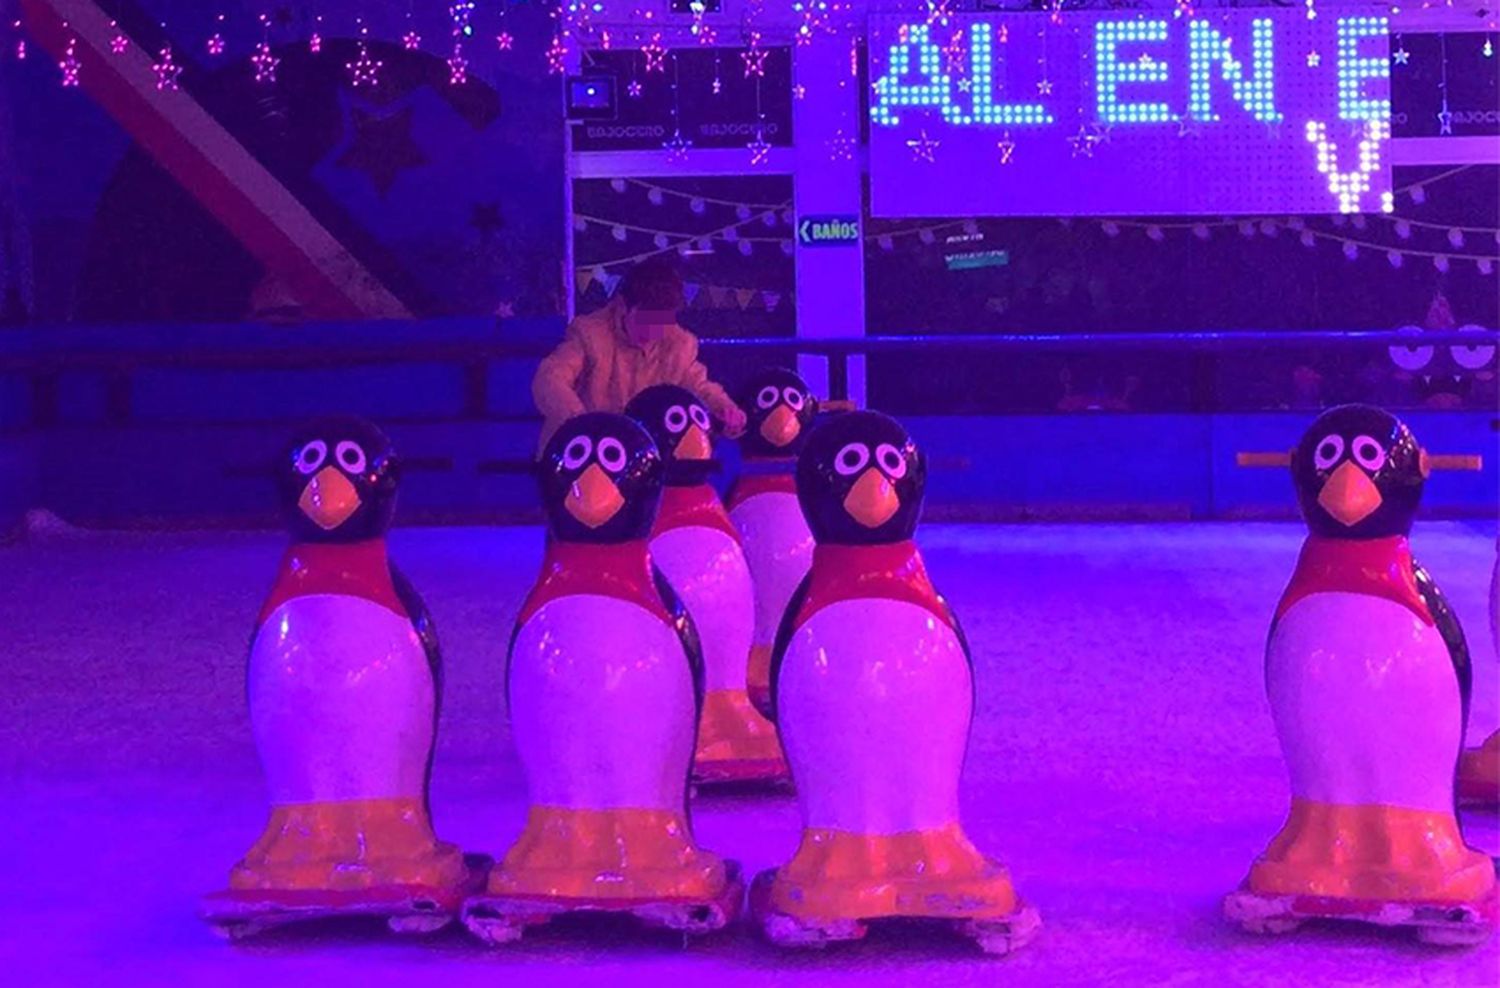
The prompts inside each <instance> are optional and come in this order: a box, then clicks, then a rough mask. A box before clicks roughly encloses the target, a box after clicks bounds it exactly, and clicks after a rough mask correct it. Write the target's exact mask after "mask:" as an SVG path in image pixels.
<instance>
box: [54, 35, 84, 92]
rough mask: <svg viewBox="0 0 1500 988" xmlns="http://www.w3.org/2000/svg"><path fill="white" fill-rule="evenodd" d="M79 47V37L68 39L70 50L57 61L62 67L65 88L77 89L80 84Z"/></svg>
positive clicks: (58, 65) (59, 66)
mask: <svg viewBox="0 0 1500 988" xmlns="http://www.w3.org/2000/svg"><path fill="white" fill-rule="evenodd" d="M77 47H78V39H77V38H69V39H68V51H67V53H66V54H65V55H63V60H62V61H61V62H58V63H57V67H58V68H59V69H62V85H63V88H64V89H75V88H77V86H78V70H79V68H80V67H81V66H80V65H79V62H78V56H77V55H76V54H75V49H76V48H77Z"/></svg>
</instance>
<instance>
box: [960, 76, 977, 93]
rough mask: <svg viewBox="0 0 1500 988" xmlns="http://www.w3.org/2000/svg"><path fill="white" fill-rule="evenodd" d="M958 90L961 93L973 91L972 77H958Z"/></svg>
mask: <svg viewBox="0 0 1500 988" xmlns="http://www.w3.org/2000/svg"><path fill="white" fill-rule="evenodd" d="M958 91H959V92H961V93H971V92H973V91H974V80H973V79H960V80H958Z"/></svg>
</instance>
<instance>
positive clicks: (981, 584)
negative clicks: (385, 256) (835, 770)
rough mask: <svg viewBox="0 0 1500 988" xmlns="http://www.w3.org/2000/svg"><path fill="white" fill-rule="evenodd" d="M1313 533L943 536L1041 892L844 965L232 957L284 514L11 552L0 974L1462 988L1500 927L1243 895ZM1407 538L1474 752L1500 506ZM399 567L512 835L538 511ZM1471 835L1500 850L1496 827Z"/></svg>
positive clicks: (755, 800)
mask: <svg viewBox="0 0 1500 988" xmlns="http://www.w3.org/2000/svg"><path fill="white" fill-rule="evenodd" d="M1302 536H1303V530H1302V528H1301V527H1300V526H1298V525H1293V524H1227V523H1201V524H1182V525H1079V526H1043V525H1037V526H1028V527H1013V526H972V527H969V526H929V527H927V528H925V529H924V530H923V532H922V533H921V536H920V542H921V544H922V546H923V549H924V552H925V555H926V557H927V560H928V564H929V567H930V569H931V571H932V573H933V576H934V578H935V580H936V581H937V582H938V585H939V588H940V589H941V590H942V591H943V592H944V593H945V594H947V595H948V597H949V598H950V599H951V600H952V602H953V604H954V606H955V608H956V609H957V611H958V613H959V615H960V617H961V618H962V620H963V622H964V624H965V626H966V630H967V632H968V635H969V639H970V641H971V642H972V644H973V648H974V651H975V662H976V667H977V670H978V696H979V707H978V711H977V715H976V719H975V724H974V729H973V738H972V743H971V745H970V748H969V758H968V765H967V769H966V774H965V780H964V798H965V812H966V823H967V826H968V829H969V831H970V834H971V836H972V837H973V838H974V839H975V841H976V843H978V844H979V845H980V846H981V847H983V848H984V849H986V850H988V851H990V852H992V853H993V854H995V855H996V856H998V857H1000V858H1001V859H1002V860H1004V861H1005V862H1006V863H1008V864H1009V865H1010V866H1011V868H1012V871H1013V873H1014V876H1015V878H1016V881H1017V884H1018V887H1019V888H1020V890H1021V892H1022V894H1023V895H1024V896H1025V897H1026V898H1028V899H1029V900H1031V901H1032V902H1034V903H1035V904H1036V905H1037V906H1038V907H1039V908H1040V909H1041V911H1042V915H1043V920H1044V922H1045V924H1046V926H1045V929H1044V931H1043V933H1042V936H1041V937H1040V939H1039V940H1038V941H1037V942H1036V943H1035V944H1033V945H1032V946H1031V947H1029V948H1027V949H1025V950H1024V951H1022V952H1020V953H1018V954H1016V955H1014V956H1012V957H1009V958H1004V959H999V960H993V959H987V958H985V957H983V956H982V955H979V954H978V953H977V951H976V950H975V949H974V948H973V947H972V946H971V945H970V944H968V943H967V942H962V941H957V940H949V939H947V938H945V937H940V936H934V935H933V934H931V933H930V932H925V931H924V932H915V931H906V932H899V931H897V932H891V933H889V934H888V935H882V934H881V933H880V932H879V931H877V932H876V933H872V935H871V937H870V939H869V940H867V941H866V942H864V943H861V944H855V945H849V946H844V947H839V948H834V949H830V950H827V951H825V952H823V953H810V954H808V953H786V952H782V951H778V950H774V949H772V948H771V947H769V946H767V945H765V944H763V943H761V942H759V941H758V940H757V939H755V938H754V937H752V936H751V935H750V934H749V932H748V931H747V930H745V929H736V930H732V931H729V932H727V933H725V934H723V935H719V936H717V937H713V938H709V939H705V940H700V941H695V942H693V943H691V944H689V945H687V946H684V945H683V944H682V943H681V941H680V940H678V939H675V938H673V937H671V936H667V935H662V934H652V933H636V932H634V931H632V930H630V929H629V928H625V929H621V928H619V927H615V926H609V925H605V926H602V927H601V926H600V925H598V924H590V925H588V926H586V927H583V928H579V927H573V928H562V927H553V928H549V929H546V930H544V931H541V932H538V933H535V934H532V935H529V936H528V937H527V939H526V940H525V941H523V942H522V943H521V944H520V945H516V946H512V947H510V948H507V949H501V950H490V949H485V948H483V947H481V946H480V945H479V943H478V942H477V941H473V940H471V939H469V938H468V937H467V936H466V935H464V934H462V933H460V932H457V931H450V932H447V933H444V934H440V935H438V936H437V937H436V938H433V939H428V940H423V939H396V938H393V937H388V936H382V935H380V934H378V933H375V934H370V933H369V932H368V931H367V930H365V929H364V928H360V927H356V928H354V929H346V928H339V929H336V930H332V931H326V932H311V931H295V932H289V933H285V934H279V935H273V936H271V937H267V938H265V939H263V940H257V941H252V942H250V943H249V944H244V945H238V946H229V945H226V944H224V943H222V942H220V941H219V940H217V939H216V938H215V937H214V936H213V935H212V934H211V933H210V931H209V930H208V929H207V928H206V927H204V926H203V925H202V924H201V923H200V922H199V921H198V919H197V918H196V908H197V899H198V897H199V895H201V894H202V893H204V892H207V891H210V890H213V889H216V888H219V887H222V884H223V882H224V880H225V877H226V874H227V871H228V869H229V867H230V865H231V864H233V863H234V861H235V860H236V859H237V858H238V857H239V856H240V855H241V854H242V853H243V852H244V851H245V850H246V849H247V848H248V846H249V845H250V842H251V841H252V840H253V839H254V838H255V837H256V836H257V835H258V833H259V830H260V827H261V825H262V823H263V822H264V819H265V813H266V810H265V805H264V795H263V792H262V788H261V781H260V777H259V771H258V767H257V764H256V759H255V752H254V749H253V746H252V743H251V735H250V727H249V723H248V720H247V714H246V710H245V700H244V675H245V668H244V664H245V651H246V646H247V644H248V642H249V639H250V635H251V632H252V622H253V620H254V618H255V615H256V613H257V611H258V608H259V606H260V603H261V599H262V596H263V595H264V594H265V592H266V590H267V589H268V586H269V583H270V580H271V578H272V576H273V574H274V572H275V570H276V566H277V562H278V559H279V555H280V552H281V548H282V539H281V538H280V537H279V536H278V535H277V534H275V533H269V532H267V533H252V534H222V533H215V534H174V535H109V536H104V535H73V534H68V533H58V534H52V535H44V536H41V537H39V538H37V539H35V540H34V541H31V542H28V543H25V544H22V545H16V546H10V547H4V548H0V581H3V584H0V629H3V630H0V645H3V653H0V654H3V658H0V668H3V670H4V673H5V683H4V686H3V688H0V882H3V885H4V889H5V894H4V895H3V897H0V982H3V983H5V984H8V985H17V986H33V985H54V984H59V985H61V984H79V985H127V984H129V985H134V984H153V985H154V984H162V985H169V984H170V985H187V984H192V985H197V984H213V985H237V984H247V985H249V984H254V985H267V986H277V988H283V986H293V985H319V986H322V988H334V986H346V985H347V986H355V988H373V986H376V985H387V984H390V985H412V986H422V985H430V986H437V988H447V986H457V985H468V984H475V985H496V986H498V985H507V984H515V985H528V986H530V985H547V984H567V985H589V984H609V985H632V984H641V985H651V986H657V988H660V986H665V985H673V984H678V985H683V986H687V985H697V984H712V985H714V986H716V988H731V986H733V985H740V984H744V985H749V984H766V983H771V982H775V983H786V984H799V985H818V986H823V985H844V984H862V985H931V986H950V985H951V986H958V985H970V984H972V985H986V986H995V985H1005V986H1045V988H1065V986H1072V985H1079V986H1084V985H1087V986H1095V985H1098V986H1131V985H1158V986H1184V985H1205V986H1222V988H1231V986H1241V985H1244V986H1309V988H1311V986H1318V988H1322V986H1344V985H1382V986H1405V985H1423V986H1450V985H1451V986H1463V988H1479V986H1484V985H1495V984H1497V983H1500V947H1497V945H1496V944H1495V943H1493V942H1492V943H1491V944H1489V945H1488V946H1486V947H1483V948H1480V949H1477V950H1469V951H1457V952H1454V951H1445V950H1440V949H1434V948H1426V947H1422V946H1420V945H1418V944H1417V943H1415V942H1414V941H1413V940H1412V939H1411V938H1410V937H1409V936H1406V935H1402V934H1393V935H1386V934H1380V933H1373V932H1365V931H1362V930H1333V931H1327V930H1322V931H1313V930H1304V931H1302V932H1299V933H1297V934H1294V935H1292V936H1289V937H1286V938H1280V939H1258V938H1252V937H1250V936H1249V935H1247V934H1243V933H1241V932H1239V931H1237V930H1235V929H1232V928H1230V927H1229V926H1227V925H1226V924H1225V923H1224V922H1223V921H1222V920H1221V919H1220V917H1219V913H1218V906H1219V900H1220V898H1221V896H1222V895H1223V894H1224V893H1225V892H1226V891H1228V890H1230V889H1232V888H1233V887H1234V886H1235V885H1236V884H1237V883H1238V882H1239V881H1240V879H1241V878H1242V877H1243V875H1244V873H1245V870H1246V867H1247V866H1248V865H1249V863H1250V861H1251V859H1252V857H1253V856H1254V855H1255V854H1256V853H1257V852H1258V851H1260V850H1261V848H1262V847H1263V846H1264V844H1265V842H1266V841H1267V840H1268V839H1269V838H1270V837H1271V836H1272V835H1273V834H1274V833H1275V831H1276V830H1277V828H1278V827H1279V825H1280V823H1281V821H1282V819H1283V816H1284V814H1285V811H1286V808H1287V800H1288V795H1287V784H1286V779H1285V775H1284V771H1283V768H1282V763H1281V758H1280V755H1279V752H1278V750H1277V745H1276V738H1275V736H1274V734H1273V732H1272V727H1271V720H1270V714H1269V710H1268V708H1267V705H1266V701H1265V698H1264V693H1263V687H1262V658H1263V654H1262V648H1263V645H1264V640H1265V635H1266V630H1267V623H1268V621H1269V618H1270V615H1271V612H1272V609H1273V607H1274V604H1275V602H1276V599H1277V597H1278V595H1279V594H1280V592H1281V589H1282V587H1283V586H1284V584H1285V581H1286V579H1287V577H1288V575H1289V574H1290V572H1291V569H1292V565H1293V563H1294V561H1295V558H1296V553H1297V548H1298V546H1299V544H1300V541H1301V539H1302ZM1413 544H1414V547H1415V550H1416V555H1417V558H1418V559H1419V560H1421V561H1422V562H1423V563H1424V564H1425V565H1426V566H1427V567H1428V569H1429V570H1430V571H1431V572H1432V573H1433V574H1434V576H1435V577H1436V579H1437V581H1438V583H1439V584H1440V585H1441V586H1442V587H1443V588H1444V590H1445V591H1446V592H1447V594H1448V595H1449V597H1450V599H1451V600H1452V601H1453V603H1454V605H1455V607H1456V609H1457V611H1458V613H1459V615H1460V617H1461V618H1462V620H1463V623H1464V626H1465V629H1466V630H1467V632H1468V637H1469V642H1470V646H1471V649H1472V651H1473V654H1474V664H1475V670H1476V674H1475V691H1474V709H1473V715H1472V717H1471V721H1470V726H1469V737H1470V739H1471V741H1473V742H1477V741H1479V740H1480V739H1482V738H1483V737H1484V736H1485V735H1486V734H1487V733H1488V732H1489V731H1491V730H1493V729H1494V728H1495V726H1496V725H1497V721H1500V709H1497V708H1500V702H1497V701H1500V687H1497V678H1500V677H1497V672H1500V668H1497V667H1500V663H1497V661H1496V656H1495V654H1494V649H1493V646H1492V644H1491V638H1490V633H1489V626H1488V619H1487V615H1486V600H1487V594H1488V592H1489V582H1490V574H1491V567H1492V566H1493V564H1494V560H1495V530H1494V526H1493V525H1480V524H1472V523H1456V522H1448V523H1428V524H1424V525H1422V526H1420V527H1419V528H1418V530H1417V532H1416V533H1415V535H1414V538H1413ZM392 546H393V550H392V551H393V556H394V558H395V559H396V560H397V561H398V563H399V565H400V566H401V567H402V568H403V569H404V570H405V571H406V572H407V574H408V575H409V576H410V577H411V578H412V581H413V582H414V583H415V585H416V586H417V587H418V589H419V590H420V591H421V592H422V593H423V595H424V596H425V597H426V598H427V602H428V604H429V606H430V608H431V610H432V612H433V615H434V617H435V618H436V620H437V623H438V627H439V631H440V634H441V636H442V639H443V644H444V651H445V655H446V663H447V680H448V681H447V693H446V700H445V704H444V716H443V723H442V728H441V735H440V747H439V753H438V757H437V763H436V768H435V772H434V790H433V806H434V813H435V817H436V822H437V827H438V830H439V832H440V834H441V835H442V836H444V837H445V838H446V839H447V840H451V841H455V842H457V843H460V844H462V845H464V846H465V847H466V848H468V849H470V850H481V851H490V852H497V851H501V850H503V849H504V847H505V846H506V845H507V844H508V842H509V841H510V839H511V838H512V837H513V836H514V835H515V834H516V833H517V831H518V829H519V826H520V823H521V820H522V816H523V813H524V810H525V793H524V787H523V783H522V780H521V778H520V775H519V771H518V767H517V765H516V762H515V759H514V756H513V752H512V748H511V745H510V741H509V738H508V735H507V730H506V725H505V722H504V711H503V707H502V699H501V668H502V659H503V653H504V649H505V645H506V641H507V639H508V637H509V634H510V630H511V622H512V620H513V618H514V615H515V612H516V610H517V608H518V607H519V605H520V602H521V599H522V597H523V595H524V594H525V592H526V590H527V589H528V588H529V586H530V584H531V581H532V579H533V577H534V576H535V573H536V567H537V563H538V561H539V558H540V554H541V535H540V533H539V532H538V531H537V530H534V529H499V530H487V529H416V530H402V531H398V532H397V533H396V534H394V535H393V536H392ZM695 820H696V824H697V830H698V834H699V838H700V840H701V842H702V843H703V844H704V845H705V846H707V847H710V848H712V849H714V850H716V851H719V852H721V853H723V854H726V855H728V856H731V857H734V858H737V859H739V860H740V861H742V862H743V863H744V864H745V866H746V867H747V869H749V870H751V871H755V870H759V869H761V868H765V867H768V866H772V865H775V864H778V863H780V862H781V861H783V860H785V859H786V858H787V857H788V856H789V855H790V854H791V852H792V850H793V848H794V846H795V842H796V838H797V833H798V819H797V810H796V805H795V803H794V801H793V800H792V799H791V798H790V797H789V796H771V797H746V796H736V797H725V796H718V797H716V796H713V795H707V796H704V797H701V798H699V799H698V800H697V802H696V804H695ZM1465 824H1466V827H1467V830H1468V835H1469V841H1470V843H1472V844H1474V845H1475V846H1477V847H1480V848H1482V849H1484V850H1485V851H1488V852H1489V853H1492V854H1493V853H1496V852H1497V851H1500V828H1497V824H1496V821H1495V820H1494V819H1486V818H1483V817H1478V816H1473V815H1470V816H1468V817H1466V819H1465Z"/></svg>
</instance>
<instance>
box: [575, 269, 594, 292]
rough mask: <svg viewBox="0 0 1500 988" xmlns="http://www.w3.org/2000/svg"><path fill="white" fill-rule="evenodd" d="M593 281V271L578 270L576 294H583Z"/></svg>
mask: <svg viewBox="0 0 1500 988" xmlns="http://www.w3.org/2000/svg"><path fill="white" fill-rule="evenodd" d="M593 283H594V272H592V271H580V272H578V294H579V295H583V294H585V293H587V292H588V290H589V286H590V285H592V284H593Z"/></svg>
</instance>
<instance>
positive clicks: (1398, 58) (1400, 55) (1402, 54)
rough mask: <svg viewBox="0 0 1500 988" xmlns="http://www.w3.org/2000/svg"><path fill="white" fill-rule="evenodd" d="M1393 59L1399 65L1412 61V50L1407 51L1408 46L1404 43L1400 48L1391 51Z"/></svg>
mask: <svg viewBox="0 0 1500 988" xmlns="http://www.w3.org/2000/svg"><path fill="white" fill-rule="evenodd" d="M1391 61H1393V62H1395V63H1396V64H1397V65H1406V64H1407V63H1408V62H1410V61H1411V52H1409V51H1407V50H1406V46H1405V45H1403V46H1401V47H1400V48H1397V49H1396V50H1395V51H1393V52H1391Z"/></svg>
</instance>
